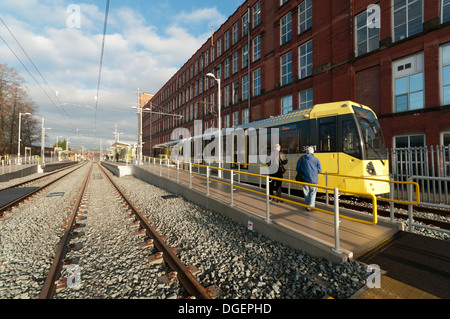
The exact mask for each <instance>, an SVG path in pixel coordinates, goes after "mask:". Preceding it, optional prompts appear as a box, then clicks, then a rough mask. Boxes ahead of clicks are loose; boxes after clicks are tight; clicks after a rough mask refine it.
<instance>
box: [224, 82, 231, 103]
mask: <svg viewBox="0 0 450 319" xmlns="http://www.w3.org/2000/svg"><path fill="white" fill-rule="evenodd" d="M223 89H224V94H223V95H224V97H223V98H224V107H228V106H230V86H229V85H226V86H225V87H224V88H223Z"/></svg>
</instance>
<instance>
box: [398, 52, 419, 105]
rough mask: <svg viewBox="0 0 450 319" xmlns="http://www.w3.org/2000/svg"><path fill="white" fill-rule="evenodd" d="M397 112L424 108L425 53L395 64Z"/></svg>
mask: <svg viewBox="0 0 450 319" xmlns="http://www.w3.org/2000/svg"><path fill="white" fill-rule="evenodd" d="M392 72H393V76H394V95H395V96H394V106H395V112H403V111H409V110H417V109H422V108H424V77H423V53H419V54H416V55H413V56H410V57H407V58H404V59H401V60H399V61H395V62H394V63H393V70H392Z"/></svg>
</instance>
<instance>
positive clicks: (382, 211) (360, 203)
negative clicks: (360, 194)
mask: <svg viewBox="0 0 450 319" xmlns="http://www.w3.org/2000/svg"><path fill="white" fill-rule="evenodd" d="M317 201H320V202H322V203H325V198H323V197H321V198H317ZM329 204H330V205H332V204H334V201H333V199H331V198H330V200H329ZM377 204H378V209H377V213H378V215H379V216H383V217H390V215H391V212H390V210H389V202H386V201H382V200H378V201H377ZM339 206H340V207H343V208H347V209H352V210H357V211H363V212H366V213H372V204H371V203H369V202H366V201H365V200H364V199H362V198H357V197H344V196H343V197H342V198H340V200H339ZM395 207H396V210H397V211H396V212H394V217H395V218H398V219H401V220H408V205H404V204H395ZM402 210H403V211H405V212H404V213H402V212H401V211H402ZM413 213H414V214H415V215H414V220H415V221H418V222H421V223H424V224H425V225H432V226H436V227H439V228H442V229H446V230H450V222H447V221H445V220H441V219H439V217H442V216H444V217H446V218H449V217H450V212H449V211H446V210H440V209H435V208H431V207H423V206H414V207H413ZM418 213H419V214H420V213H426V214H429V215H435V216H433V217H423V216H420V215H419V214H418Z"/></svg>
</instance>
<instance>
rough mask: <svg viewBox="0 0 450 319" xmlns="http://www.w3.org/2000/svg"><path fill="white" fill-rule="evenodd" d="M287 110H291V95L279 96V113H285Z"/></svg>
mask: <svg viewBox="0 0 450 319" xmlns="http://www.w3.org/2000/svg"><path fill="white" fill-rule="evenodd" d="M289 112H292V95H287V96H283V97H282V98H281V114H287V113H289Z"/></svg>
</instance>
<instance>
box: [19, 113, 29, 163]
mask: <svg viewBox="0 0 450 319" xmlns="http://www.w3.org/2000/svg"><path fill="white" fill-rule="evenodd" d="M22 115H31V113H19V138H18V142H17V159H18V163H19V164H21V163H22V161H21V160H20V142H21V139H20V130H21V125H22Z"/></svg>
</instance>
